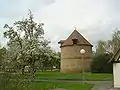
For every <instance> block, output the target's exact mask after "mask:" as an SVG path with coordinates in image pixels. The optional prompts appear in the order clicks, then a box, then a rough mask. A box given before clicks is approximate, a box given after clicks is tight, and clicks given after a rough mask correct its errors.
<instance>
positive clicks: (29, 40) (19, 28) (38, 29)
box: [4, 11, 50, 76]
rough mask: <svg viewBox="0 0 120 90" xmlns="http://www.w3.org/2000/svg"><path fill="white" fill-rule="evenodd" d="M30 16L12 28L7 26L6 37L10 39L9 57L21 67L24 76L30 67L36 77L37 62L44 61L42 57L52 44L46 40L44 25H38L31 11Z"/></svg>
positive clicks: (17, 22)
mask: <svg viewBox="0 0 120 90" xmlns="http://www.w3.org/2000/svg"><path fill="white" fill-rule="evenodd" d="M28 16H29V17H28V18H26V19H23V20H22V21H16V22H15V23H14V24H13V26H12V27H11V26H9V25H8V24H5V26H4V28H6V31H5V32H4V36H5V37H6V38H8V39H9V41H8V52H9V54H10V55H7V57H8V58H9V59H10V60H11V61H14V62H16V63H17V64H18V65H19V67H20V68H21V71H22V74H24V69H25V66H30V72H31V73H32V75H33V76H34V73H35V71H36V70H35V62H36V61H37V60H42V55H43V53H44V51H45V50H46V49H47V48H48V44H49V43H50V42H49V41H48V40H46V39H45V38H44V30H43V25H44V24H43V23H39V24H37V23H36V22H35V21H34V18H33V15H32V13H31V11H29V14H28ZM8 58H7V59H8Z"/></svg>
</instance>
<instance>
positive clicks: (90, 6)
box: [0, 0, 120, 50]
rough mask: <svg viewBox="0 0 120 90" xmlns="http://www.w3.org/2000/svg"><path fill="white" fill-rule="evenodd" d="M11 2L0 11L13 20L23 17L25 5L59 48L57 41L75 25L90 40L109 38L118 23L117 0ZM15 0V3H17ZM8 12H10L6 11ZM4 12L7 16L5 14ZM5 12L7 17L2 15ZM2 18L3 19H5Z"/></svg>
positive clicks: (93, 41) (27, 0)
mask: <svg viewBox="0 0 120 90" xmlns="http://www.w3.org/2000/svg"><path fill="white" fill-rule="evenodd" d="M13 1H14V2H12V4H11V5H10V9H9V7H7V9H5V10H6V12H5V13H3V14H2V15H0V18H1V17H2V18H3V16H4V18H7V19H8V21H6V22H9V23H10V22H12V21H14V20H16V19H17V18H21V17H23V16H24V17H25V16H26V15H27V12H28V9H31V10H32V11H33V13H34V16H35V20H36V21H37V22H43V23H45V26H44V29H45V32H46V35H47V36H48V38H49V39H50V40H51V41H52V43H51V45H52V47H53V48H54V49H56V50H58V49H59V47H58V44H57V42H58V41H59V40H60V39H66V38H67V37H68V36H69V35H70V33H71V32H72V31H73V29H74V26H76V27H77V28H78V31H80V32H81V33H82V34H83V35H84V36H85V37H86V38H88V39H89V40H90V41H91V42H92V43H93V44H95V43H96V42H97V40H99V39H102V40H106V39H109V37H110V34H111V32H112V31H113V28H114V27H115V28H116V27H117V28H120V27H119V23H120V19H119V15H120V13H119V12H118V11H119V9H118V8H119V4H117V3H118V2H119V1H115V0H35V1H34V0H21V1H19V2H18V1H15V0H13ZM17 2H18V3H17ZM8 12H9V14H7V13H8ZM6 14H7V16H6ZM5 16H6V17H5ZM7 19H5V20H7Z"/></svg>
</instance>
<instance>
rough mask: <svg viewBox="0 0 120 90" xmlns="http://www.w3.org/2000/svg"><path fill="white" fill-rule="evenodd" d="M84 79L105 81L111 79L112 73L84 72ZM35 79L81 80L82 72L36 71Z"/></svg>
mask: <svg viewBox="0 0 120 90" xmlns="http://www.w3.org/2000/svg"><path fill="white" fill-rule="evenodd" d="M84 77H85V80H96V81H105V80H113V76H112V74H104V73H99V74H98V73H85V74H84ZM36 79H49V80H53V79H57V80H59V79H60V80H62V79H66V80H81V79H82V73H74V74H63V73H60V72H50V71H47V72H37V73H36Z"/></svg>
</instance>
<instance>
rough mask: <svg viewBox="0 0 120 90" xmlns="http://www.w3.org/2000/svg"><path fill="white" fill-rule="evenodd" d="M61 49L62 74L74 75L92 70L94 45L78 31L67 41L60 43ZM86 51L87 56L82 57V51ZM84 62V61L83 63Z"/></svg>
mask: <svg viewBox="0 0 120 90" xmlns="http://www.w3.org/2000/svg"><path fill="white" fill-rule="evenodd" d="M58 43H59V44H60V48H61V70H60V71H61V72H62V73H72V72H82V70H83V69H84V70H85V71H89V70H90V63H91V60H92V44H90V43H89V42H88V41H87V40H86V39H85V38H84V37H83V36H82V35H81V34H80V33H79V32H78V31H77V30H74V31H73V32H72V34H71V35H70V36H69V37H68V38H67V39H66V40H60V41H59V42H58ZM81 49H84V50H85V54H84V55H82V54H81V53H80V50H81ZM82 60H83V61H82Z"/></svg>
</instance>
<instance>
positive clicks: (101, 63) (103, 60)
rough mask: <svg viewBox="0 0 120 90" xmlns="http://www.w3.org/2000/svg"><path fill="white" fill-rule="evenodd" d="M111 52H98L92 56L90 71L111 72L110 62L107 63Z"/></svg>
mask: <svg viewBox="0 0 120 90" xmlns="http://www.w3.org/2000/svg"><path fill="white" fill-rule="evenodd" d="M111 56H112V54H99V55H96V56H95V57H94V58H93V61H92V63H91V71H92V72H93V73H112V63H109V60H110V58H111Z"/></svg>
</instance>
